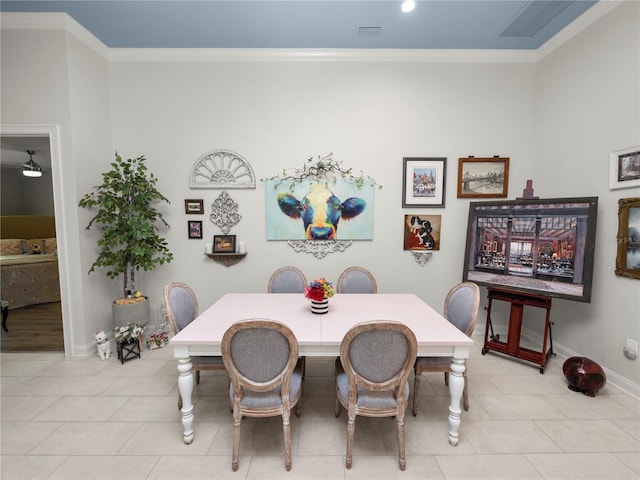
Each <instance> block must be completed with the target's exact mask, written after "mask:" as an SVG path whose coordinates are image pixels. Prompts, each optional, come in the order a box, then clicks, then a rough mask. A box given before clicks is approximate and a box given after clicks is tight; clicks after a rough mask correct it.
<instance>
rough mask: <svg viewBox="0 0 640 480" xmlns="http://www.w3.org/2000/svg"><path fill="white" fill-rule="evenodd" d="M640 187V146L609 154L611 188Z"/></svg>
mask: <svg viewBox="0 0 640 480" xmlns="http://www.w3.org/2000/svg"><path fill="white" fill-rule="evenodd" d="M630 187H640V146H638V147H633V148H627V149H626V150H618V151H617V152H612V153H611V154H610V155H609V189H611V190H614V189H618V188H630Z"/></svg>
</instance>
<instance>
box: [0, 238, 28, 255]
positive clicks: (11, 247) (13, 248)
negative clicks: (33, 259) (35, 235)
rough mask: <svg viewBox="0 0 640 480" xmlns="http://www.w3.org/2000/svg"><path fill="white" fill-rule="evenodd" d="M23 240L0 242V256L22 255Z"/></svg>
mask: <svg viewBox="0 0 640 480" xmlns="http://www.w3.org/2000/svg"><path fill="white" fill-rule="evenodd" d="M22 242H23V240H21V239H20V238H3V239H1V240H0V255H22V254H23V253H24V252H23V250H22V246H21V243H22Z"/></svg>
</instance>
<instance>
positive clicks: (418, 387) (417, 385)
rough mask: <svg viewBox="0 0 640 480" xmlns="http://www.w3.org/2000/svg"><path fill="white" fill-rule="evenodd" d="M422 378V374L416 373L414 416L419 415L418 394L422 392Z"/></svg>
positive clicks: (414, 380)
mask: <svg viewBox="0 0 640 480" xmlns="http://www.w3.org/2000/svg"><path fill="white" fill-rule="evenodd" d="M420 376H421V374H420V373H418V372H416V374H415V377H414V379H413V416H414V417H415V416H416V415H418V394H419V392H420Z"/></svg>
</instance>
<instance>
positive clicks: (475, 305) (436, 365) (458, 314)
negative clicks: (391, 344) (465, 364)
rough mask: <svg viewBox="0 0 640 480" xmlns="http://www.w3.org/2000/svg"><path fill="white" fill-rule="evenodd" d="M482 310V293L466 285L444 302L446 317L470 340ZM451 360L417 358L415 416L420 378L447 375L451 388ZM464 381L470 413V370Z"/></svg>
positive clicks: (457, 287) (464, 399)
mask: <svg viewBox="0 0 640 480" xmlns="http://www.w3.org/2000/svg"><path fill="white" fill-rule="evenodd" d="M479 308H480V289H479V288H478V286H477V285H476V284H475V283H472V282H463V283H459V284H457V285H455V286H454V287H453V288H452V289H451V290H449V293H447V298H445V301H444V317H445V318H446V319H447V320H449V322H451V323H452V324H454V325H455V326H456V327H457V328H458V330H460V331H462V332H464V333H465V335H467V336H468V337H470V336H471V335H472V334H473V329H474V328H475V326H476V320H477V318H478V309H479ZM451 361H452V357H418V358H417V360H416V364H415V366H414V373H415V377H414V380H413V416H414V417H415V416H416V415H417V414H418V395H419V391H420V376H421V375H422V373H423V372H444V381H445V383H446V384H447V385H448V384H449V370H450V369H451ZM462 375H463V377H464V390H463V392H462V406H463V408H464V410H465V411H468V410H469V386H468V383H469V382H468V381H467V369H465V371H464V373H463V374H462Z"/></svg>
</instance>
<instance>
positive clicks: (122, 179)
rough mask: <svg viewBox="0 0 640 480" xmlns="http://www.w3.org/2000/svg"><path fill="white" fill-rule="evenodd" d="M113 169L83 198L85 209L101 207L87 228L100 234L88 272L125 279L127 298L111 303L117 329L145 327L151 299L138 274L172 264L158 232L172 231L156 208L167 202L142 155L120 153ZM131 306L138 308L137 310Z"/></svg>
mask: <svg viewBox="0 0 640 480" xmlns="http://www.w3.org/2000/svg"><path fill="white" fill-rule="evenodd" d="M115 156H116V159H115V162H113V163H111V167H112V169H111V170H109V171H108V172H105V173H103V174H102V184H100V185H97V186H95V187H93V189H92V191H91V192H89V193H87V194H85V195H84V196H83V197H82V199H81V200H80V207H82V208H97V212H96V215H95V216H94V217H93V218H92V219H91V220H90V221H89V224H88V225H87V230H89V229H90V228H91V227H92V226H93V225H94V224H95V225H97V226H98V227H99V228H100V229H101V230H102V236H101V237H100V238H99V239H98V247H99V248H100V251H99V254H98V258H97V259H96V260H95V262H93V264H92V265H91V268H90V269H89V273H91V272H94V271H96V268H99V267H103V268H106V269H107V271H106V273H107V276H108V277H109V278H117V277H118V276H120V275H123V277H124V284H123V291H124V292H123V293H124V295H123V298H121V299H117V300H116V301H115V302H114V303H113V315H114V324H115V325H116V326H121V325H125V324H127V323H129V322H134V323H137V324H139V325H146V323H147V322H148V320H149V302H148V299H147V298H146V297H145V296H144V295H142V294H141V293H140V292H139V291H137V290H136V286H135V272H136V271H138V270H140V269H142V270H145V271H149V270H152V269H153V268H155V267H156V266H157V265H161V264H163V263H165V262H167V263H168V262H170V261H171V260H173V254H172V253H171V252H170V251H169V248H168V247H167V242H166V240H165V239H164V238H162V237H161V236H160V235H159V234H158V227H159V225H164V226H165V227H169V224H168V223H167V222H166V221H165V220H164V218H163V217H162V213H160V212H159V211H158V210H157V209H156V208H154V206H153V204H154V203H155V202H167V203H170V202H169V200H168V199H167V198H166V197H165V196H164V195H162V194H161V193H160V192H159V191H158V190H157V189H156V182H157V181H158V179H157V177H155V176H154V175H153V173H149V172H148V171H147V166H146V163H145V161H146V159H145V157H144V156H140V157H138V158H133V159H127V160H123V159H122V157H120V155H118V152H116V154H115ZM131 306H137V308H136V310H139V311H137V312H134V311H132V310H134V309H132V308H128V307H131Z"/></svg>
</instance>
